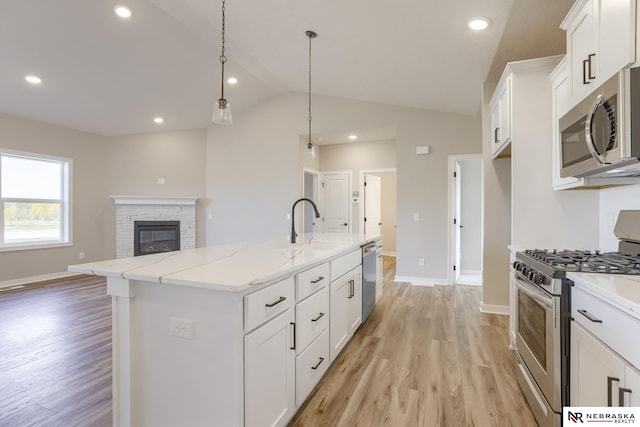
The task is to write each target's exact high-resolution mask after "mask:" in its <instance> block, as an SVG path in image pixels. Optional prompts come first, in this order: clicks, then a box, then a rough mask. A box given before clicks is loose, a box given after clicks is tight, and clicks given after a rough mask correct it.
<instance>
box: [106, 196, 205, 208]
mask: <svg viewBox="0 0 640 427" xmlns="http://www.w3.org/2000/svg"><path fill="white" fill-rule="evenodd" d="M110 197H111V198H112V199H113V201H114V202H115V203H116V205H182V206H190V205H195V204H196V201H197V200H198V198H197V197H157V196H110Z"/></svg>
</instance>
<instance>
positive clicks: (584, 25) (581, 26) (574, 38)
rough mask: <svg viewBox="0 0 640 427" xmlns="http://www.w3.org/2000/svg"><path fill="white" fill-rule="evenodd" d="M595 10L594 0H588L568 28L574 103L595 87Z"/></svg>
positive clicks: (568, 50)
mask: <svg viewBox="0 0 640 427" xmlns="http://www.w3.org/2000/svg"><path fill="white" fill-rule="evenodd" d="M593 10H594V4H593V1H588V2H587V3H586V4H585V5H584V6H583V7H582V9H581V10H580V12H579V13H578V15H577V16H576V18H575V20H574V21H573V22H572V24H571V26H570V27H569V28H568V29H567V54H568V55H569V59H570V60H569V65H570V68H571V72H570V74H571V81H572V94H571V97H572V99H573V104H574V105H575V104H576V103H578V102H579V101H580V100H582V99H583V98H584V97H585V96H586V95H587V94H589V92H591V91H592V90H593V89H595V87H594V83H593V80H595V76H596V71H597V70H596V69H595V67H596V62H595V61H596V59H595V54H596V51H595V45H596V40H595V30H596V29H595V20H594V15H593ZM589 55H592V56H589ZM585 61H586V62H585ZM589 61H590V62H589ZM589 66H591V70H589ZM589 71H591V72H589Z"/></svg>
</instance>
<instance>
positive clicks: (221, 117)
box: [212, 0, 233, 125]
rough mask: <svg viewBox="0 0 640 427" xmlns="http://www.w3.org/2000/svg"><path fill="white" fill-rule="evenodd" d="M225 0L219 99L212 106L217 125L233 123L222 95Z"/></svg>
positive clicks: (224, 60) (228, 106)
mask: <svg viewBox="0 0 640 427" xmlns="http://www.w3.org/2000/svg"><path fill="white" fill-rule="evenodd" d="M224 2H225V0H222V53H221V54H220V64H221V65H222V77H221V84H220V99H218V100H217V101H216V105H215V107H214V108H213V117H212V120H213V123H216V124H219V125H230V124H231V123H233V118H232V117H231V104H229V102H228V101H227V100H226V99H225V97H224V64H225V62H227V57H226V56H225V55H224V30H225V28H224V24H225V22H224V12H225V3H224Z"/></svg>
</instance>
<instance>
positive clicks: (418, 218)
mask: <svg viewBox="0 0 640 427" xmlns="http://www.w3.org/2000/svg"><path fill="white" fill-rule="evenodd" d="M413 220H414V221H416V222H417V221H420V214H419V213H414V214H413Z"/></svg>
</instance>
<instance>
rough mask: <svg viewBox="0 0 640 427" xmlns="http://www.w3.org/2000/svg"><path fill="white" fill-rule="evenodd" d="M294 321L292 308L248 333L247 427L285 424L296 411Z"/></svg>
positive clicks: (245, 412)
mask: <svg viewBox="0 0 640 427" xmlns="http://www.w3.org/2000/svg"><path fill="white" fill-rule="evenodd" d="M294 321H295V315H294V310H292V309H289V310H287V311H286V312H284V313H282V314H280V315H279V316H278V317H276V318H275V319H273V320H270V321H269V322H267V323H265V324H264V325H262V326H260V327H259V328H258V329H256V330H255V331H253V332H251V333H249V334H247V335H245V338H244V371H245V383H244V390H245V393H244V398H245V406H244V408H245V410H244V417H245V418H244V420H245V426H247V427H251V426H284V425H286V423H287V422H288V421H289V419H290V418H291V417H292V416H293V413H294V412H295V410H296V404H295V363H296V352H295V347H294V345H293V344H294V343H293V333H294V328H293V324H294Z"/></svg>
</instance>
